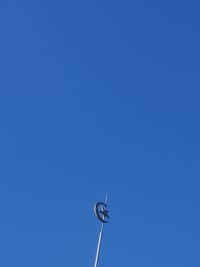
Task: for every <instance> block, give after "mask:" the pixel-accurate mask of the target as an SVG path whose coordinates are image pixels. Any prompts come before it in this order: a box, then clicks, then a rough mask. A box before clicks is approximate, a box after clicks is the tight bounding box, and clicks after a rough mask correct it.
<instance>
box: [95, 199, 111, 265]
mask: <svg viewBox="0 0 200 267" xmlns="http://www.w3.org/2000/svg"><path fill="white" fill-rule="evenodd" d="M107 202H108V195H106V199H105V205H107ZM103 219H104V216H103ZM103 228H104V222H102V223H101V230H100V233H99V240H98V245H97V252H96V258H95V262H94V267H98V262H99V255H100V250H101V243H102V237H103Z"/></svg>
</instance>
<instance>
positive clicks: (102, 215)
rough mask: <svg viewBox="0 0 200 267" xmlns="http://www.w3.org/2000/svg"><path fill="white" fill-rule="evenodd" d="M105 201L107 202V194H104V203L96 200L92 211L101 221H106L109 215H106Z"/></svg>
mask: <svg viewBox="0 0 200 267" xmlns="http://www.w3.org/2000/svg"><path fill="white" fill-rule="evenodd" d="M107 202H108V195H106V200H105V203H104V202H97V203H96V204H95V205H94V213H95V215H96V216H97V218H98V219H99V220H100V221H101V222H102V223H108V220H109V219H110V216H109V215H108V209H107V207H108V205H107Z"/></svg>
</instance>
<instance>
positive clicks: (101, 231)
mask: <svg viewBox="0 0 200 267" xmlns="http://www.w3.org/2000/svg"><path fill="white" fill-rule="evenodd" d="M102 236H103V223H101V230H100V233H99V241H98V245H97V253H96V258H95V263H94V267H97V266H98V262H99V255H100V249H101V241H102Z"/></svg>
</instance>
